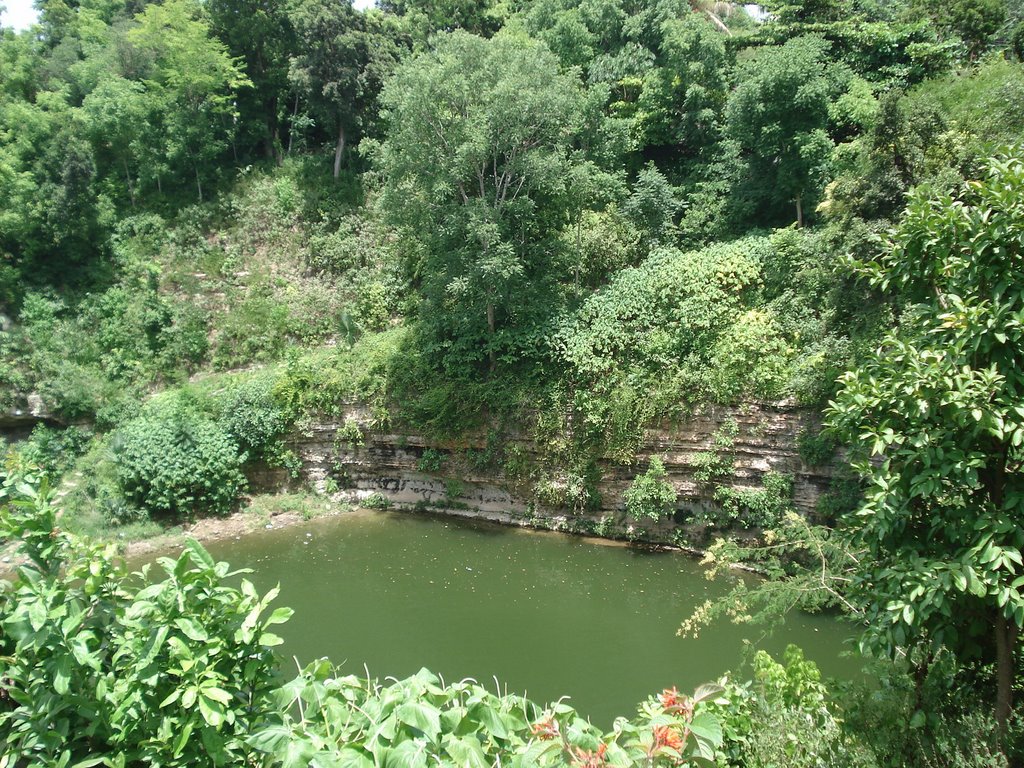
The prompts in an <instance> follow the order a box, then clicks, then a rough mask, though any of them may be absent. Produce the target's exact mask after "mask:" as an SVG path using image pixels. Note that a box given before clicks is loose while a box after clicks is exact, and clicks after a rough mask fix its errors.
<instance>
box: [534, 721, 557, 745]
mask: <svg viewBox="0 0 1024 768" xmlns="http://www.w3.org/2000/svg"><path fill="white" fill-rule="evenodd" d="M530 730H531V731H533V735H534V736H536V737H537V738H538V739H540V740H541V741H548V740H549V739H557V738H558V721H557V720H555V718H554V717H553V716H551V715H545V716H544V717H542V718H541V719H540V720H538V721H537V722H536V723H534V724H533V725H532V726H531V727H530Z"/></svg>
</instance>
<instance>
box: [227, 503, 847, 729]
mask: <svg viewBox="0 0 1024 768" xmlns="http://www.w3.org/2000/svg"><path fill="white" fill-rule="evenodd" d="M210 550H211V552H212V553H213V554H214V555H215V556H216V557H217V558H219V559H224V560H227V561H229V562H230V563H231V564H232V565H233V566H235V567H248V568H252V569H253V570H254V573H253V574H252V575H251V576H250V578H251V579H252V580H253V581H254V582H255V583H256V585H257V587H259V588H260V589H262V590H266V589H269V588H270V587H272V586H274V585H275V584H276V583H280V585H281V595H280V597H279V598H278V600H277V601H276V603H275V605H288V606H291V607H292V608H294V609H295V616H294V617H293V618H292V620H291V621H290V622H289V623H288V624H286V625H284V626H283V627H282V628H281V634H282V636H283V637H284V638H285V645H284V646H283V648H282V649H281V650H282V651H283V653H284V654H285V655H286V656H293V655H294V656H296V657H298V659H299V660H300V661H301V662H303V663H305V662H306V661H309V660H311V659H313V658H316V657H319V656H329V657H331V659H333V660H334V661H335V662H338V663H341V664H342V665H343V670H345V671H346V672H351V673H355V674H360V675H361V674H363V666H364V664H365V665H366V666H367V667H368V668H369V670H370V673H371V674H372V675H373V676H377V677H384V676H395V677H404V676H406V675H409V674H412V673H414V672H416V671H417V670H418V669H419V668H420V667H424V666H425V667H428V668H430V669H432V670H433V671H435V672H437V673H440V674H441V675H442V676H443V677H444V678H445V679H446V680H449V681H450V680H456V679H461V678H464V677H472V678H475V679H477V680H479V681H481V682H488V684H490V685H493V682H492V679H493V678H494V677H497V678H498V680H500V681H501V682H502V684H503V686H505V687H507V689H508V690H509V691H510V692H517V693H522V692H526V693H527V695H529V696H530V697H531V698H532V699H534V700H537V701H545V702H546V701H550V700H553V699H556V698H558V697H559V696H562V695H568V696H570V697H571V702H572V703H573V704H574V706H576V708H577V709H578V710H579V711H580V712H581V713H583V714H585V715H588V716H590V717H591V719H592V720H593V721H594V722H595V723H597V724H599V725H602V726H605V727H608V726H610V725H611V722H612V720H613V718H614V717H615V716H616V715H619V714H625V715H631V714H633V712H634V708H635V705H636V704H637V703H638V702H640V701H641V700H642V699H643V698H644V697H646V696H647V695H648V694H651V693H654V692H657V691H660V690H661V689H662V688H665V687H669V686H672V685H675V686H678V687H679V688H680V689H681V690H683V689H690V688H693V687H695V686H696V685H698V684H700V683H701V682H705V681H709V680H713V679H715V678H717V677H718V676H720V675H721V674H722V673H724V672H725V671H727V670H729V669H732V668H736V667H738V666H739V665H740V663H741V661H742V658H743V649H744V647H745V644H746V642H747V641H750V642H752V643H754V644H756V645H757V646H758V647H763V648H766V649H768V650H769V651H772V652H775V653H777V652H779V651H780V650H781V649H783V648H784V647H785V645H786V644H787V643H790V642H795V643H797V644H799V645H801V646H802V647H803V648H804V649H805V651H806V652H807V654H808V656H809V657H811V658H812V659H814V660H815V661H817V662H818V663H819V664H820V665H821V667H822V669H823V671H824V673H825V674H826V675H835V676H843V675H848V674H854V673H855V671H856V669H857V664H856V663H855V662H854V661H853V660H852V659H847V658H841V656H840V654H841V653H842V652H843V651H844V650H846V649H848V643H846V642H845V641H846V638H847V637H848V636H849V629H848V627H846V626H844V625H842V624H840V623H838V622H837V621H836V620H834V619H831V618H828V617H824V616H794V617H792V618H791V619H790V620H789V621H788V622H787V624H786V626H785V627H784V628H783V629H781V630H776V632H775V633H774V636H773V637H771V638H768V639H765V638H764V637H763V634H764V630H763V628H756V627H750V626H746V627H737V626H735V625H731V624H722V625H719V626H715V627H712V628H711V629H709V630H707V631H706V632H705V633H704V634H703V635H702V636H701V637H700V638H699V639H696V640H694V639H685V638H680V637H677V636H676V634H675V632H676V628H677V627H678V626H679V623H680V621H681V620H682V619H683V618H684V617H686V616H687V615H688V614H689V613H690V611H691V609H693V608H694V606H696V605H698V604H700V603H701V602H703V601H704V600H705V599H707V598H708V597H711V596H713V595H716V594H721V593H722V592H723V591H724V590H725V589H726V588H727V586H728V585H727V584H726V583H725V582H723V581H718V582H709V581H708V580H707V579H705V578H704V575H703V569H702V568H701V566H700V565H699V564H698V563H697V562H696V561H694V560H693V559H691V558H688V557H686V556H684V555H680V554H678V553H652V552H641V551H637V550H633V549H629V548H626V547H622V546H613V545H608V544H602V543H600V542H595V541H594V540H588V539H582V538H577V537H571V536H564V535H559V534H552V533H538V532H531V531H523V530H519V529H515V528H506V527H500V526H495V525H489V524H480V523H466V522H462V521H457V520H452V519H445V518H435V517H427V516H419V515H410V514H400V513H386V512H356V513H351V514H345V515H341V516H338V517H333V518H326V519H322V520H319V521H313V522H311V523H309V524H307V525H302V526H297V527H292V528H284V529H280V530H265V531H260V532H259V533H255V534H252V535H249V536H246V537H245V538H243V539H241V540H233V541H224V542H218V543H216V544H213V545H211V546H210Z"/></svg>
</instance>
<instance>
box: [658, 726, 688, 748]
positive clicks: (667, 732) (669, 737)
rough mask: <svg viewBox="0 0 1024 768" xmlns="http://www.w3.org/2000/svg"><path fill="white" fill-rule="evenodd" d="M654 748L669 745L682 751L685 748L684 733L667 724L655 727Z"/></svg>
mask: <svg viewBox="0 0 1024 768" xmlns="http://www.w3.org/2000/svg"><path fill="white" fill-rule="evenodd" d="M653 733H654V749H660V748H661V747H668V748H669V749H674V750H675V751H676V752H680V751H681V750H682V749H683V735H682V734H681V733H680V732H679V731H677V730H675V729H674V728H670V727H669V726H667V725H659V726H656V727H655V728H654V732H653Z"/></svg>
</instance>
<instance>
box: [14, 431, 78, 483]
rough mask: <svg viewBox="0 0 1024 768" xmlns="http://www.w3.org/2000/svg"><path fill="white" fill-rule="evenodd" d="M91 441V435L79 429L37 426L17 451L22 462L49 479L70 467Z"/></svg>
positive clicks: (58, 475) (61, 473)
mask: <svg viewBox="0 0 1024 768" xmlns="http://www.w3.org/2000/svg"><path fill="white" fill-rule="evenodd" d="M91 439H92V435H91V434H90V433H89V432H86V431H85V430H83V429H80V428H79V427H68V428H67V429H53V428H51V427H47V426H46V425H44V424H37V425H36V426H35V428H34V429H33V430H32V434H31V435H30V436H29V439H28V440H26V441H25V442H24V443H23V444H21V445H19V446H18V451H19V453H21V456H22V458H23V459H24V460H25V461H27V462H28V463H29V464H33V465H36V466H38V467H40V468H41V469H42V470H43V471H44V472H45V473H46V475H47V476H48V477H50V478H51V479H52V478H57V477H60V476H61V475H63V474H64V473H65V472H67V471H68V469H70V468H71V466H72V465H73V464H74V463H75V459H77V458H78V457H79V456H81V455H82V454H83V453H85V451H86V449H87V448H88V446H89V441H90V440H91Z"/></svg>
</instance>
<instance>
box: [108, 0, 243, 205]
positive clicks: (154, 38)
mask: <svg viewBox="0 0 1024 768" xmlns="http://www.w3.org/2000/svg"><path fill="white" fill-rule="evenodd" d="M199 11H200V6H199V5H198V4H197V3H196V2H194V0H167V1H166V2H164V3H162V4H160V5H150V6H149V7H148V8H146V10H145V11H144V12H143V13H141V14H139V15H138V16H137V17H136V20H137V25H136V26H135V27H134V28H133V29H131V30H130V31H129V32H128V35H127V38H128V42H129V43H130V44H131V45H132V46H134V47H135V48H137V49H139V51H140V52H142V53H143V54H144V55H145V57H146V58H147V59H148V60H149V61H150V62H151V64H150V65H149V67H148V69H147V71H146V72H145V75H144V76H143V82H144V83H145V85H146V89H147V92H148V93H149V94H150V95H151V96H152V100H153V103H154V106H155V107H156V109H154V111H153V112H151V119H153V120H154V121H158V122H159V124H160V125H161V128H162V129H163V141H162V149H163V153H164V156H165V157H166V158H167V161H168V164H169V165H170V166H171V167H172V168H177V169H179V170H180V171H182V172H187V171H191V173H192V175H193V177H194V179H195V184H196V191H197V194H198V196H199V200H200V201H202V199H203V176H204V175H205V173H206V169H207V166H208V165H211V164H212V161H213V160H214V159H215V158H216V157H218V156H219V155H220V154H221V152H223V151H224V149H225V147H226V145H227V141H228V140H229V139H230V138H232V136H233V132H234V129H235V124H234V123H235V114H236V113H235V105H234V102H235V94H236V93H237V91H238V90H239V89H240V88H244V87H247V86H249V85H251V83H250V82H249V79H248V78H247V77H246V76H245V74H244V73H243V71H242V69H241V67H240V65H239V63H238V62H236V61H235V60H234V59H232V58H231V56H230V55H229V54H228V52H227V50H226V49H225V47H224V44H223V43H221V42H220V41H219V40H217V39H216V38H215V37H213V36H212V34H211V31H210V27H209V25H208V24H207V23H206V22H205V21H204V20H203V19H202V18H200V16H199Z"/></svg>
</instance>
